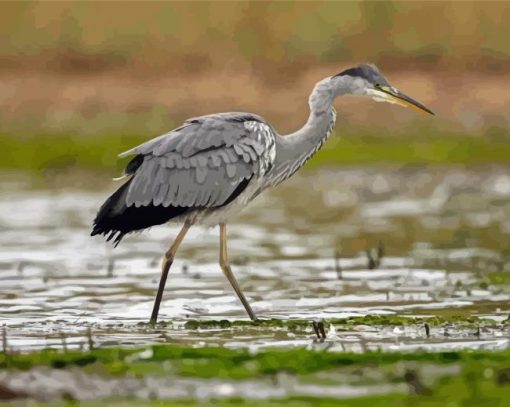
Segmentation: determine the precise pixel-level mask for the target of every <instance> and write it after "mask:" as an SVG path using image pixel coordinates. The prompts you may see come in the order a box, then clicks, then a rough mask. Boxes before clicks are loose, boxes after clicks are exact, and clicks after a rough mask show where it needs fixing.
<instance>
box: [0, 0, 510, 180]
mask: <svg viewBox="0 0 510 407" xmlns="http://www.w3.org/2000/svg"><path fill="white" fill-rule="evenodd" d="M508 38H510V8H509V7H508V5H507V3H506V2H420V1H416V2H382V1H377V2H321V1H314V2H280V1H278V2H107V3H98V2H12V3H9V2H3V3H1V4H0V147H2V148H3V149H4V151H9V154H8V156H7V158H6V159H4V160H3V161H2V162H1V164H0V165H1V166H2V167H3V168H6V169H11V168H15V169H29V170H33V171H35V172H41V171H44V170H46V169H48V168H56V169H59V170H61V169H64V168H65V169H67V168H74V167H81V168H89V169H104V170H106V171H110V172H112V173H114V172H116V171H118V168H119V167H118V165H117V166H116V164H115V156H116V154H117V153H118V152H120V151H121V150H123V149H126V148H129V147H131V146H132V145H133V144H136V143H138V142H142V141H144V140H146V139H148V138H151V137H154V136H156V135H159V134H161V133H162V132H165V131H168V130H170V129H171V128H172V127H173V126H177V125H178V124H179V122H180V121H181V120H183V119H185V118H186V117H189V116H196V115H202V114H207V113H212V112H217V111H235V110H241V111H253V112H257V113H259V114H262V115H263V116H265V117H266V119H267V120H269V121H271V122H272V123H273V124H274V125H275V127H276V128H277V129H278V130H279V131H280V132H281V133H285V132H288V131H292V130H294V129H296V128H297V127H299V126H301V125H302V124H303V123H304V121H305V120H306V116H307V103H306V101H307V97H308V94H309V92H310V90H311V88H312V87H313V85H314V83H315V82H316V81H318V80H320V79H322V78H323V77H325V76H329V75H332V74H335V73H338V72H339V71H340V70H342V69H345V68H348V67H349V66H352V65H356V64H358V63H362V62H373V63H376V64H377V65H378V66H379V68H380V69H381V70H382V71H383V73H384V74H385V75H386V76H387V77H388V79H389V80H390V82H391V83H392V84H393V85H395V86H396V87H398V88H400V89H402V90H403V91H404V92H406V93H408V94H410V95H411V96H412V97H415V98H416V99H418V100H420V101H422V102H423V103H425V104H426V105H427V106H429V107H430V108H431V109H432V110H434V111H435V112H436V113H437V116H436V117H434V118H430V117H425V116H423V117H422V116H420V115H418V114H416V112H414V111H410V110H405V109H402V108H400V107H396V106H391V105H386V104H384V105H382V104H376V103H373V102H372V101H370V100H364V99H359V100H358V99H355V98H352V99H351V98H349V99H347V98H346V99H345V100H339V101H338V102H337V105H336V107H337V110H338V111H339V113H340V115H339V120H338V121H337V129H336V132H337V133H338V134H342V135H344V140H342V141H340V139H339V138H338V137H335V138H333V141H331V142H330V143H328V145H327V147H326V148H325V150H324V151H322V152H321V153H320V154H319V155H318V157H317V158H316V159H315V160H314V161H312V164H311V165H321V164H330V165H341V164H343V163H347V164H352V163H379V162H398V163H404V162H411V163H434V162H441V163H443V162H452V163H463V164H465V163H471V162H473V163H480V162H483V163H489V162H499V163H509V162H510V149H509V148H508V141H509V140H510V136H509V132H508V127H509V126H508V125H509V122H510V96H509V94H508V92H507V89H508V88H509V85H510V79H509V76H508V74H507V72H508V69H509V67H510V58H509V55H510V42H509V41H508Z"/></svg>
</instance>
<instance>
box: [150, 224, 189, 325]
mask: <svg viewBox="0 0 510 407" xmlns="http://www.w3.org/2000/svg"><path fill="white" fill-rule="evenodd" d="M190 227H191V225H189V224H187V223H185V224H184V226H183V227H182V229H181V231H180V232H179V234H178V235H177V237H176V238H175V240H174V242H173V243H172V245H171V246H170V248H169V249H168V250H167V252H166V253H165V257H164V258H163V265H162V268H161V279H160V280H159V287H158V293H157V294H156V299H155V300H154V308H153V309H152V315H151V320H150V323H151V324H152V325H154V324H155V323H156V322H157V321H158V313H159V305H160V304H161V298H163V291H164V290H165V284H166V278H167V277H168V271H169V270H170V266H171V265H172V262H173V261H174V257H175V253H176V252H177V249H178V248H179V246H180V244H181V242H182V240H183V239H184V236H186V233H187V232H188V230H189V228H190Z"/></svg>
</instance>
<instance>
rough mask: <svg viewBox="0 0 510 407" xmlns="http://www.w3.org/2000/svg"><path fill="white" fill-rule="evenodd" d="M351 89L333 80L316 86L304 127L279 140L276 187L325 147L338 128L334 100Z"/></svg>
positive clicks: (323, 81)
mask: <svg viewBox="0 0 510 407" xmlns="http://www.w3.org/2000/svg"><path fill="white" fill-rule="evenodd" d="M350 90H351V89H350V88H349V86H348V83H346V82H344V81H340V80H338V81H334V80H331V78H326V79H324V80H322V81H320V82H319V83H317V85H315V88H314V89H313V91H312V93H311V94H310V98H309V99H308V103H309V105H310V115H309V116H308V120H307V122H306V123H305V125H304V126H303V127H302V128H300V129H299V130H297V131H296V132H294V133H291V134H289V135H286V136H279V137H277V144H276V148H277V151H276V163H275V168H274V171H275V178H274V182H272V184H273V185H274V184H278V183H280V182H281V181H283V180H285V179H287V178H288V177H290V176H291V175H292V174H294V172H296V171H297V170H298V169H299V168H300V167H301V166H302V165H303V164H304V163H305V162H306V161H307V160H308V159H309V158H310V157H312V156H313V155H314V154H315V153H316V152H317V151H318V150H319V149H320V148H321V147H322V146H323V145H324V142H325V141H326V140H327V138H328V137H329V135H330V134H331V132H332V130H333V127H334V126H335V120H336V112H335V109H334V108H333V101H334V100H335V98H336V97H337V96H339V95H342V94H347V93H350Z"/></svg>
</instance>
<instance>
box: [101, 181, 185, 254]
mask: <svg viewBox="0 0 510 407" xmlns="http://www.w3.org/2000/svg"><path fill="white" fill-rule="evenodd" d="M130 184H131V179H130V180H129V181H127V182H126V183H125V184H124V185H122V186H121V187H120V188H119V189H118V190H117V191H115V192H114V193H113V194H112V195H111V196H110V197H109V198H108V199H107V200H106V201H105V203H104V204H103V205H102V206H101V208H99V211H98V213H97V215H96V218H95V219H94V225H93V227H92V233H91V236H94V235H104V236H107V238H106V240H107V241H110V240H112V239H113V244H114V246H117V245H118V244H119V243H120V241H121V240H122V238H123V237H124V236H125V235H126V234H127V233H130V232H134V231H137V230H142V229H146V228H148V227H151V226H155V225H161V224H163V223H166V222H168V221H169V220H170V219H172V218H174V217H176V216H179V215H182V214H184V212H186V211H188V210H189V209H190V208H187V207H175V206H169V207H164V206H154V205H148V206H140V207H136V206H134V205H133V206H127V205H126V195H127V191H128V189H129V185H130Z"/></svg>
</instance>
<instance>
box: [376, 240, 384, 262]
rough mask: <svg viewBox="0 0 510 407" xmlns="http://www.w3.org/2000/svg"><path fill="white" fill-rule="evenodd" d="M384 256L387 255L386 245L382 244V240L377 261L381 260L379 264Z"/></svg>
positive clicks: (378, 247) (378, 248) (378, 246)
mask: <svg viewBox="0 0 510 407" xmlns="http://www.w3.org/2000/svg"><path fill="white" fill-rule="evenodd" d="M384 255H385V250H384V243H383V242H382V240H379V244H378V245H377V259H378V260H379V263H380V262H381V259H382V258H383V257H384Z"/></svg>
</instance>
